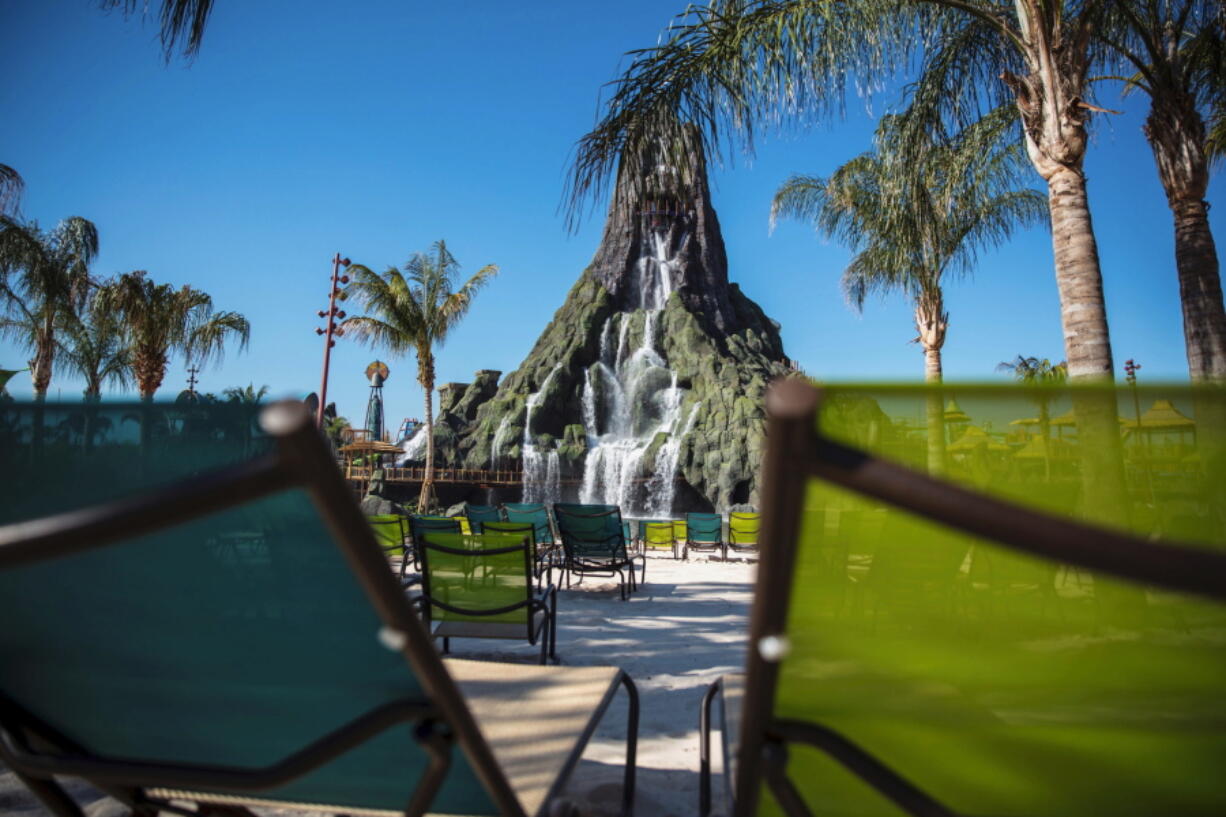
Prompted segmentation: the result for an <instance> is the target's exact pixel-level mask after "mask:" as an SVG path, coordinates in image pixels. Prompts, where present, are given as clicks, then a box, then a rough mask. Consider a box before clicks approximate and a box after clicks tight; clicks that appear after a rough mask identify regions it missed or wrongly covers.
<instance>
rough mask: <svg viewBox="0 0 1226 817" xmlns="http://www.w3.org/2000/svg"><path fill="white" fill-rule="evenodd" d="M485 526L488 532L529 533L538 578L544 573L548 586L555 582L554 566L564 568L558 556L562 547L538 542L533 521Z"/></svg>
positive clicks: (493, 523)
mask: <svg viewBox="0 0 1226 817" xmlns="http://www.w3.org/2000/svg"><path fill="white" fill-rule="evenodd" d="M483 527H484V529H485V532H486V533H519V534H527V536H528V540H529V541H530V542H531V543H532V564H533V566H534V567H533V570H534V572H535V573H536V577H537V579H540V577H541V575H542V574H544V575H545V584H546V585H547V586H548V585H551V584H553V570H554V568H557V569H559V570H561V568H562V564H561V561H560V560H559V559H557V558H556V557H557V556H558V555H559V554H560V553H561V548H554V547H553V545H552V544H547V545H539V544H537V543H536V534H537V530H536V526H535V525H533V524H532V523H531V522H486V523H485V525H484V526H483Z"/></svg>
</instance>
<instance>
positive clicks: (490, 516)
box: [464, 505, 506, 533]
mask: <svg viewBox="0 0 1226 817" xmlns="http://www.w3.org/2000/svg"><path fill="white" fill-rule="evenodd" d="M464 517H465V518H466V519H468V529H469V531H470V532H471V533H483V532H484V531H483V530H482V529H481V526H482V525H483V524H485V523H486V522H505V521H506V519H505V518H504V517H503V515H502V508H500V507H498V506H497V505H465V506H464Z"/></svg>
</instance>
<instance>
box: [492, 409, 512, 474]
mask: <svg viewBox="0 0 1226 817" xmlns="http://www.w3.org/2000/svg"><path fill="white" fill-rule="evenodd" d="M510 436H511V415H510V414H509V413H508V414H504V415H502V422H500V423H499V424H498V428H497V430H495V431H494V442H493V443H491V444H490V468H497V467H498V461H499V459H500V458H501V457H502V447H503V446H504V445H506V444H507V441H508V440H507V438H508V437H510Z"/></svg>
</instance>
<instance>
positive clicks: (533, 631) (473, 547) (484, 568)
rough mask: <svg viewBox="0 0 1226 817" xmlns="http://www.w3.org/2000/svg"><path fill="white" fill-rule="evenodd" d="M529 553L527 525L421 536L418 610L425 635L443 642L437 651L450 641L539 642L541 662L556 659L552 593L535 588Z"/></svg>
mask: <svg viewBox="0 0 1226 817" xmlns="http://www.w3.org/2000/svg"><path fill="white" fill-rule="evenodd" d="M495 524H497V523H494V522H489V523H487V525H489V526H491V527H492V526H493V525H495ZM503 524H507V523H503ZM535 550H536V544H535V543H534V542H533V541H532V526H531V525H523V529H522V530H518V531H498V532H495V531H492V530H491V531H488V532H487V533H484V534H456V533H451V534H447V533H428V534H426V536H425V539H424V541H423V545H422V552H421V564H422V573H421V579H422V597H421V606H422V611H423V614H424V615H425V618H426V621H427V623H428V626H429V628H430V634H431V635H432V636H433V637H434V638H436V639H438V638H441V639H443V652H447V651H448V650H449V649H450V646H451V644H450V642H451V639H452V638H511V639H526V640H527V641H528V643H529V644H533V645H535V644H536V643H537V642H538V641H539V642H540V645H541V658H540V663H542V664H544V663H545V659H546V656H548V657H549V658H554V659H556V658H557V622H558V592H557V588H556V587H554V586H553V585H548V586H546V587H538V586H537V585H536V581H535V579H536V576H537V570H536V557H535Z"/></svg>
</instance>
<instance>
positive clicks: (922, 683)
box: [698, 381, 1226, 817]
mask: <svg viewBox="0 0 1226 817" xmlns="http://www.w3.org/2000/svg"><path fill="white" fill-rule="evenodd" d="M1139 392H1140V398H1139V400H1140V403H1141V405H1148V404H1150V403H1151V402H1153V400H1154V398H1155V397H1163V398H1166V399H1170V400H1171V401H1172V402H1173V403H1174V404H1175V405H1177V406H1180V407H1182V411H1183V412H1184V413H1185V414H1186V415H1188V416H1190V417H1194V418H1195V422H1196V424H1197V435H1196V439H1195V442H1193V441H1192V440H1191V439H1190V437H1189V436H1188V435H1187V434H1185V435H1184V442H1182V443H1180V442H1178V439H1177V438H1176V436H1175V434H1172V435H1171V439H1170V440H1168V441H1166V442H1165V443H1162V444H1160V443H1159V442H1158V441H1153V442H1152V443H1150V444H1148V445H1147V444H1145V443H1144V442H1143V441H1139V440H1136V439H1135V438H1132V437H1131V435H1128V434H1127V433H1126V432H1127V431H1128V429H1127V427H1126V426H1125V429H1124V431H1125V433H1124V434H1121V430H1120V424H1119V422H1118V420H1117V416H1116V415H1117V412H1118V411H1119V409H1120V408H1121V407H1123V408H1124V409H1125V411H1126V412H1127V411H1131V410H1132V408H1131V407H1132V406H1133V401H1132V399H1131V395H1130V394H1127V393H1125V394H1117V393H1116V392H1115V391H1114V390H1112V389H1110V388H1105V387H1091V386H1080V387H1068V388H1060V389H1043V390H1028V389H1024V388H1021V387H995V388H976V387H962V388H955V387H950V386H941V387H939V390H938V391H935V392H934V391H933V390H932V389H930V388H926V387H897V388H886V387H881V388H872V387H852V386H838V387H828V388H826V389H823V391H822V392H821V393H820V399H819V393H818V392H817V391H816V390H814V389H812V388H811V387H809V386H807V385H806V384H803V383H801V382H800V381H787V382H785V383H783V384H781V385H778V386H775V387H773V388H772V390H771V392H770V393H769V396H768V400H767V409H768V414H769V415H770V418H771V419H770V425H769V428H768V432H767V439H768V450H767V452H766V457H765V461H764V463H763V488H762V501H763V508H762V516H763V530H762V534H763V538H764V541H768V542H769V543H770V547H767V548H764V549H763V550H762V553H761V560H760V561H759V564H758V574H757V586H756V588H755V593H754V606H753V610H752V615H751V623H750V634H749V645H750V648H749V651H748V658H747V667H746V673H745V675H744V676H741V677H736V676H729V677H726V678H725V679H724V680H723V681H722V682H721V683H719V684H717V685H713V687H712V688H711V690H709V691H708V695H707V698H706V700H705V701H704V702H703V704H704V705H703V707H702V713H703V714H702V716H701V722H700V729H701V730H702V732H703V742H702V744H701V753H700V764H701V766H702V767H703V768H704V770H705V774H704V775H703V778H702V783H701V787H700V801H699V804H698V805H699V813H700V814H701V815H707V814H709V813H713V812H714V811H716V810H719V811H721V812H723V813H730V814H732V815H737V816H738V817H746V816H747V815H767V814H770V815H775V814H780V813H783V814H787V815H805V814H810V813H819V812H821V813H831V814H857V815H897V814H900V813H904V814H913V815H928V816H936V815H952V814H967V815H970V814H974V815H1027V814H1044V815H1061V816H1063V815H1070V816H1072V815H1102V814H1110V815H1114V816H1118V815H1130V816H1132V815H1152V814H1184V815H1187V814H1197V815H1213V814H1224V813H1226V782H1224V781H1223V778H1222V776H1221V774H1220V770H1221V769H1222V768H1223V765H1224V764H1226V729H1223V727H1222V723H1221V721H1220V720H1219V719H1218V718H1217V716H1216V715H1210V714H1209V713H1220V712H1221V711H1222V709H1221V707H1222V690H1223V689H1226V641H1224V640H1223V639H1222V638H1221V637H1220V634H1221V633H1223V632H1226V552H1224V551H1226V525H1224V522H1223V517H1222V515H1221V513H1220V511H1221V508H1222V507H1223V505H1222V499H1223V491H1226V473H1224V471H1226V439H1224V438H1223V435H1224V434H1226V422H1223V418H1226V391H1223V390H1221V389H1198V390H1193V389H1188V388H1183V389H1179V388H1172V389H1162V390H1153V391H1147V390H1144V389H1140V390H1139ZM951 397H956V399H957V402H958V404H959V405H960V406H962V407H963V409H964V411H965V412H966V413H967V414H969V415H970V416H971V417H972V418H974V419H975V420H976V421H977V422H981V423H985V424H986V423H988V422H990V423H991V427H992V428H998V429H1009V428H1010V427H1011V425H1012V427H1014V428H1016V427H1017V426H1018V425H1021V424H1018V423H1014V421H1015V420H1026V419H1027V418H1030V417H1031V416H1032V415H1033V414H1034V413H1035V405H1036V403H1037V404H1039V405H1043V406H1049V407H1050V408H1051V411H1052V413H1053V414H1056V413H1058V412H1063V411H1065V410H1066V409H1068V410H1070V411H1072V412H1073V413H1074V414H1075V415H1076V417H1077V430H1076V436H1077V448H1076V451H1077V454H1076V459H1068V460H1066V461H1063V462H1060V463H1058V464H1054V465H1053V467H1051V468H1047V467H1044V464H1043V463H1033V462H1026V461H1025V460H1026V457H1022V458H1020V459H1021V460H1022V461H1021V462H1019V458H1018V457H1017V456H1016V454H1017V453H1018V452H1019V451H1024V450H1030V451H1033V450H1034V447H1033V446H1031V447H1030V449H1026V446H1027V445H1028V443H1027V441H1026V440H1025V439H1024V438H1020V435H1019V436H1018V437H1015V438H1014V439H1012V440H1011V441H1010V442H1007V443H1006V442H996V443H993V442H989V441H988V440H989V439H990V438H987V437H986V435H985V441H984V443H983V444H982V445H979V446H976V447H973V448H961V449H958V448H952V447H951V448H950V449H944V446H943V445H942V443H943V441H944V439H945V438H946V435H945V434H944V433H943V430H942V429H941V425H942V422H943V421H942V420H941V418H940V417H939V416H938V418H937V420H936V421H935V422H934V423H933V424H932V425H928V424H925V423H922V422H921V423H918V424H917V423H916V422H915V418H917V417H921V418H922V417H924V416H925V412H926V411H927V406H931V405H935V406H936V411H937V412H940V411H941V406H942V405H943V404H944V401H946V400H948V399H949V398H951ZM934 398H935V399H934ZM1125 417H1127V414H1125ZM917 425H918V433H917ZM1031 425H1034V424H1033V423H1031ZM1036 432H1038V429H1036ZM929 433H934V435H939V436H936V438H935V439H933V440H930V439H929V438H928V434H929ZM1038 433H1041V432H1038ZM997 439H998V440H999V439H1000V438H997ZM1032 439H1033V435H1032ZM930 443H932V444H931V445H930ZM943 449H944V450H943ZM930 469H931V470H936V471H939V474H940V475H939V476H936V477H934V476H930V475H929V474H928V473H926V472H928V471H929V470H930ZM848 584H852V585H854V586H855V587H856V592H855V594H854V595H855V596H856V598H855V599H852V600H850V601H849V600H847V599H845V598H844V594H843V593H841V592H839V591H838V588H839V587H842V586H846V585H848ZM721 692H725V693H727V692H732V693H735V694H737V695H738V696H740V703H739V705H733V704H731V702H725V703H726V704H728V705H726V706H724V707H723V709H724V712H725V713H726V714H729V715H731V716H732V719H733V720H735V721H736V722H737V723H739V725H734V724H732V723H729V724H727V725H726V726H725V727H724V729H723V730H722V731H723V734H724V737H725V740H726V743H727V745H728V747H729V748H728V752H727V762H726V763H725V764H723V766H724V778H725V780H726V781H731V783H732V786H731V792H730V796H731V802H730V803H719V802H716V800H717V799H718V798H717V797H716V792H717V787H716V786H715V785H714V772H715V769H714V766H716V765H717V761H718V758H719V753H718V752H716V751H713V750H712V748H711V743H710V737H711V730H712V729H713V728H714V726H716V725H718V724H719V721H720V717H719V709H720V707H719V706H717V704H718V703H719V702H720V700H721V694H720V693H721Z"/></svg>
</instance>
